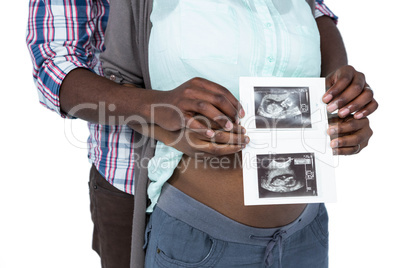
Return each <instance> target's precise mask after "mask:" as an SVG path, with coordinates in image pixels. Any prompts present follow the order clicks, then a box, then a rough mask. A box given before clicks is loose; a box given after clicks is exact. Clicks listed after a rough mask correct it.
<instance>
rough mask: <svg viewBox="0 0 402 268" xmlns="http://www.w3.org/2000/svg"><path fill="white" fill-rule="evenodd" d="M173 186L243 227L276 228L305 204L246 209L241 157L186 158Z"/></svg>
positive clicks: (298, 212)
mask: <svg viewBox="0 0 402 268" xmlns="http://www.w3.org/2000/svg"><path fill="white" fill-rule="evenodd" d="M168 182H169V183H170V184H171V185H172V186H174V187H176V188H177V189H179V190H181V191H182V192H184V193H185V194H187V195H189V196H191V197H192V198H194V199H195V200H197V201H199V202H201V203H203V204H205V205H207V206H209V207H210V208H212V209H214V210H216V211H218V212H220V213H222V214H223V215H225V216H226V217H229V218H231V219H233V220H235V221H237V222H240V223H242V224H245V225H248V226H253V227H259V228H273V227H280V226H283V225H286V224H289V223H291V222H292V221H294V220H296V218H297V217H298V216H299V215H300V214H301V213H302V212H303V210H304V208H305V207H306V205H305V204H292V205H260V206H245V205H244V198H243V174H242V169H241V154H237V155H230V156H223V157H216V158H211V159H209V160H204V159H202V158H199V159H196V158H190V157H187V156H183V158H182V160H181V162H180V163H179V165H178V167H177V168H176V170H175V172H174V174H173V175H172V177H171V178H170V180H169V181H168Z"/></svg>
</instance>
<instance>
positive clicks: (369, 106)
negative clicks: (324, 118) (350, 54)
mask: <svg viewBox="0 0 402 268" xmlns="http://www.w3.org/2000/svg"><path fill="white" fill-rule="evenodd" d="M326 85H327V88H329V89H328V91H327V92H326V93H325V94H324V96H323V98H322V99H323V101H324V102H325V103H328V106H327V110H328V112H330V113H332V112H334V111H336V110H338V109H339V111H338V115H339V117H341V118H345V117H346V116H348V115H349V114H352V113H355V114H354V118H355V119H361V118H364V117H366V116H368V115H369V114H371V113H373V112H374V111H375V110H376V109H377V107H378V103H377V101H376V100H375V99H374V97H373V95H374V94H373V90H372V89H371V88H370V86H369V85H368V84H367V83H366V79H365V76H364V74H363V73H360V72H358V71H356V70H355V69H354V68H353V67H352V66H343V67H341V68H339V69H337V70H336V71H334V72H332V73H331V74H329V75H328V76H327V77H326Z"/></svg>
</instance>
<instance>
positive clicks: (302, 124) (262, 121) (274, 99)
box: [254, 87, 311, 128]
mask: <svg viewBox="0 0 402 268" xmlns="http://www.w3.org/2000/svg"><path fill="white" fill-rule="evenodd" d="M254 100H255V116H256V117H255V118H256V119H255V120H256V127H257V128H311V114H310V101H309V89H308V87H301V88H295V87H255V88H254Z"/></svg>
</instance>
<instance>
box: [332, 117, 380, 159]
mask: <svg viewBox="0 0 402 268" xmlns="http://www.w3.org/2000/svg"><path fill="white" fill-rule="evenodd" d="M327 132H328V134H329V135H330V137H331V147H332V149H333V153H334V154H336V155H352V154H357V153H359V152H360V151H361V150H362V149H363V148H364V147H366V146H367V145H368V141H369V139H370V137H371V136H372V135H373V131H372V130H371V128H370V124H369V120H368V119H367V118H363V119H355V118H354V117H353V116H351V115H350V116H348V117H346V118H339V117H338V116H334V117H332V118H330V119H329V128H328V131H327Z"/></svg>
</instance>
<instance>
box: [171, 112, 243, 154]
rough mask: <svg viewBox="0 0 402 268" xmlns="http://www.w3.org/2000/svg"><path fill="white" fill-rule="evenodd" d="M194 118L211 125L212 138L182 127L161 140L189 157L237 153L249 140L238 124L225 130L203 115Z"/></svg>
mask: <svg viewBox="0 0 402 268" xmlns="http://www.w3.org/2000/svg"><path fill="white" fill-rule="evenodd" d="M195 119H197V120H199V121H200V122H203V123H205V124H206V125H209V126H211V128H212V129H214V132H215V135H214V136H213V137H212V138H207V137H205V136H204V135H201V134H199V133H197V132H194V131H192V130H189V129H187V128H183V129H181V130H178V131H172V132H170V135H169V137H168V138H166V139H164V141H163V142H164V143H165V144H166V145H168V146H171V147H173V148H175V149H177V150H179V151H181V152H183V153H184V154H185V155H188V156H190V157H204V158H205V157H216V156H222V155H229V154H234V153H237V152H239V151H241V150H242V149H244V148H245V146H246V144H248V143H249V142H250V139H249V137H248V136H246V135H245V129H244V128H243V127H241V126H239V125H235V126H234V127H233V129H232V130H231V131H226V130H223V129H221V128H220V127H219V125H217V124H216V123H214V122H211V121H209V120H208V119H207V118H205V117H203V116H200V115H197V116H196V118H194V119H193V120H195Z"/></svg>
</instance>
